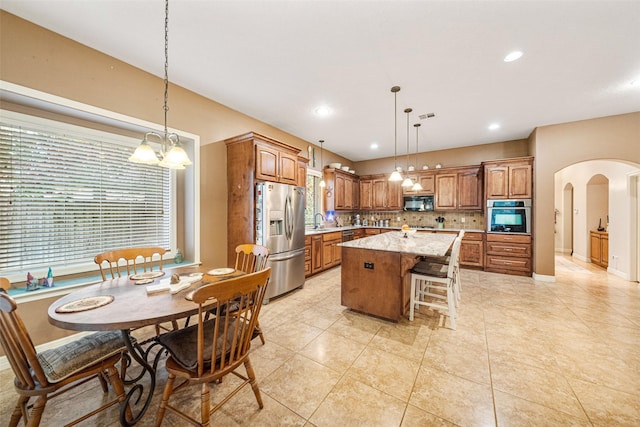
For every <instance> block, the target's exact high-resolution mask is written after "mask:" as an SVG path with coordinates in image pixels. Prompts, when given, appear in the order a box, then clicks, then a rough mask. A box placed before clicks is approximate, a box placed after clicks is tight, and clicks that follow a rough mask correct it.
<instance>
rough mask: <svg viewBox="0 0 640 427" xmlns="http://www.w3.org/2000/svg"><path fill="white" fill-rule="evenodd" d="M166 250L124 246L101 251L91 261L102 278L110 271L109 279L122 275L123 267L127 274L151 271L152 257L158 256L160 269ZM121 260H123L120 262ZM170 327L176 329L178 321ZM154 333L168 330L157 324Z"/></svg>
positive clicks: (104, 278) (158, 333)
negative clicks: (96, 265)
mask: <svg viewBox="0 0 640 427" xmlns="http://www.w3.org/2000/svg"><path fill="white" fill-rule="evenodd" d="M166 252H167V250H166V249H164V248H161V247H153V246H152V247H140V248H126V249H114V250H112V251H107V252H103V253H101V254H98V255H96V257H95V258H94V259H93V261H94V262H95V263H96V264H98V267H99V268H100V274H101V275H102V280H105V281H106V280H108V279H107V272H109V273H110V275H111V279H116V278H118V277H122V274H123V273H124V268H125V267H126V269H127V270H126V271H127V276H129V275H132V274H139V273H144V272H147V271H153V263H154V259H153V257H154V256H155V255H157V256H158V261H157V264H158V269H159V270H160V271H161V270H162V256H163V255H164V254H165V253H166ZM121 261H124V263H123V262H121ZM171 324H172V328H173V329H174V330H175V329H178V322H177V321H175V320H174V321H172V322H171ZM155 326H156V335H160V330H161V329H162V330H165V331H168V330H170V329H167V328H166V327H164V326H162V325H160V324H157V325H155Z"/></svg>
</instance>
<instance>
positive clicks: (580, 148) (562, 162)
mask: <svg viewBox="0 0 640 427" xmlns="http://www.w3.org/2000/svg"><path fill="white" fill-rule="evenodd" d="M531 143H532V145H531V149H532V155H533V156H535V162H534V175H535V180H534V197H535V206H534V218H533V219H534V226H535V241H534V264H533V270H534V272H535V273H536V274H540V275H549V276H553V275H554V274H555V272H554V227H553V215H554V206H555V205H554V174H555V173H556V172H557V171H559V170H561V169H563V168H565V167H567V166H569V165H572V164H575V163H578V162H583V161H586V160H597V159H610V160H620V161H626V162H631V163H635V164H637V165H639V166H640V148H639V147H640V112H636V113H629V114H622V115H618V116H610V117H602V118H598V119H593V120H583V121H577V122H571V123H563V124H559V125H553V126H542V127H539V128H537V129H536V132H534V134H533V135H532V136H531Z"/></svg>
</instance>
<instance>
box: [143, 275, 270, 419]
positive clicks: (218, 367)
mask: <svg viewBox="0 0 640 427" xmlns="http://www.w3.org/2000/svg"><path fill="white" fill-rule="evenodd" d="M270 276H271V268H266V269H264V270H261V271H258V272H256V273H251V274H247V275H244V276H239V277H236V278H233V279H229V280H225V281H222V282H218V283H215V284H211V285H206V286H203V287H201V288H198V289H197V290H196V291H195V292H194V293H193V302H194V303H196V304H198V324H197V325H193V326H189V327H188V328H183V329H180V330H178V331H174V332H169V333H167V334H163V335H161V336H160V337H158V341H159V342H160V344H162V345H163V346H164V348H166V349H167V351H168V352H169V357H168V358H167V360H166V362H165V367H166V369H167V372H168V378H167V382H166V385H165V387H164V391H163V393H162V401H161V402H160V408H159V410H158V415H157V418H156V426H160V425H161V424H162V421H163V419H164V415H165V412H166V410H169V411H170V412H171V413H174V414H176V415H178V416H179V417H180V418H181V419H182V420H183V421H187V422H190V423H192V424H194V425H198V426H208V425H209V418H210V415H211V414H213V413H215V412H216V411H217V410H218V409H220V407H221V406H222V405H223V404H225V403H226V402H227V401H228V400H229V399H231V398H232V397H233V396H234V395H235V394H236V393H238V391H240V389H242V387H244V386H245V385H247V384H250V385H251V388H252V389H253V393H254V395H255V397H256V400H257V402H258V406H259V407H260V409H262V408H263V406H264V405H263V403H262V397H261V395H260V390H259V389H258V384H257V382H256V375H255V372H254V370H253V367H252V366H251V361H250V359H249V350H250V348H251V339H252V335H253V331H254V329H255V326H256V323H257V322H258V316H259V314H260V309H261V307H262V301H263V300H264V297H265V294H266V290H267V285H268V283H269V277H270ZM212 301H214V302H212ZM212 306H213V308H214V309H215V311H216V313H232V314H228V315H222V314H220V315H216V316H215V317H213V318H211V319H209V320H206V314H207V313H209V312H210V309H211V308H212ZM242 365H244V368H245V370H246V376H245V375H243V374H242V373H240V372H237V370H238V368H240V366H242ZM228 374H234V375H236V376H237V377H239V378H240V379H241V380H242V382H241V383H240V385H238V386H237V387H236V388H235V389H234V390H233V391H231V392H230V393H229V394H228V395H227V396H226V397H225V398H224V399H221V400H220V403H218V404H217V405H215V406H214V407H211V405H210V400H209V394H210V384H212V383H214V382H219V381H218V380H221V379H222V378H223V377H224V376H226V375H228ZM178 377H179V378H181V379H182V380H184V381H182V382H180V384H178V385H177V386H175V387H174V383H175V380H176V378H178ZM192 385H200V405H201V407H200V421H198V420H196V419H195V418H193V417H192V416H190V415H188V414H187V413H185V412H183V411H182V410H180V409H179V408H178V407H176V406H172V405H170V404H169V399H170V398H171V395H172V394H173V392H174V391H177V390H180V389H182V388H183V387H188V386H192ZM181 400H182V401H183V402H184V397H181ZM186 406H189V405H186ZM185 409H186V408H185Z"/></svg>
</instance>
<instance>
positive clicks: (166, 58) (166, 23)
mask: <svg viewBox="0 0 640 427" xmlns="http://www.w3.org/2000/svg"><path fill="white" fill-rule="evenodd" d="M163 109H164V136H165V138H166V137H167V134H168V131H167V113H168V112H169V0H165V8H164V107H163Z"/></svg>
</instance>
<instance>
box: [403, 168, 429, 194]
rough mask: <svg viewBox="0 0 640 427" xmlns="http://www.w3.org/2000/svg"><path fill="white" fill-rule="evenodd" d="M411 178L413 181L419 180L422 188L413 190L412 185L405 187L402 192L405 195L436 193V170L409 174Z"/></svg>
mask: <svg viewBox="0 0 640 427" xmlns="http://www.w3.org/2000/svg"><path fill="white" fill-rule="evenodd" d="M409 178H411V179H412V180H413V182H419V183H420V185H421V186H422V190H419V191H415V190H412V187H403V189H402V194H404V195H405V196H423V195H429V194H434V193H435V191H436V179H435V178H436V174H435V172H431V171H430V172H416V173H415V174H414V175H411V174H409Z"/></svg>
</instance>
